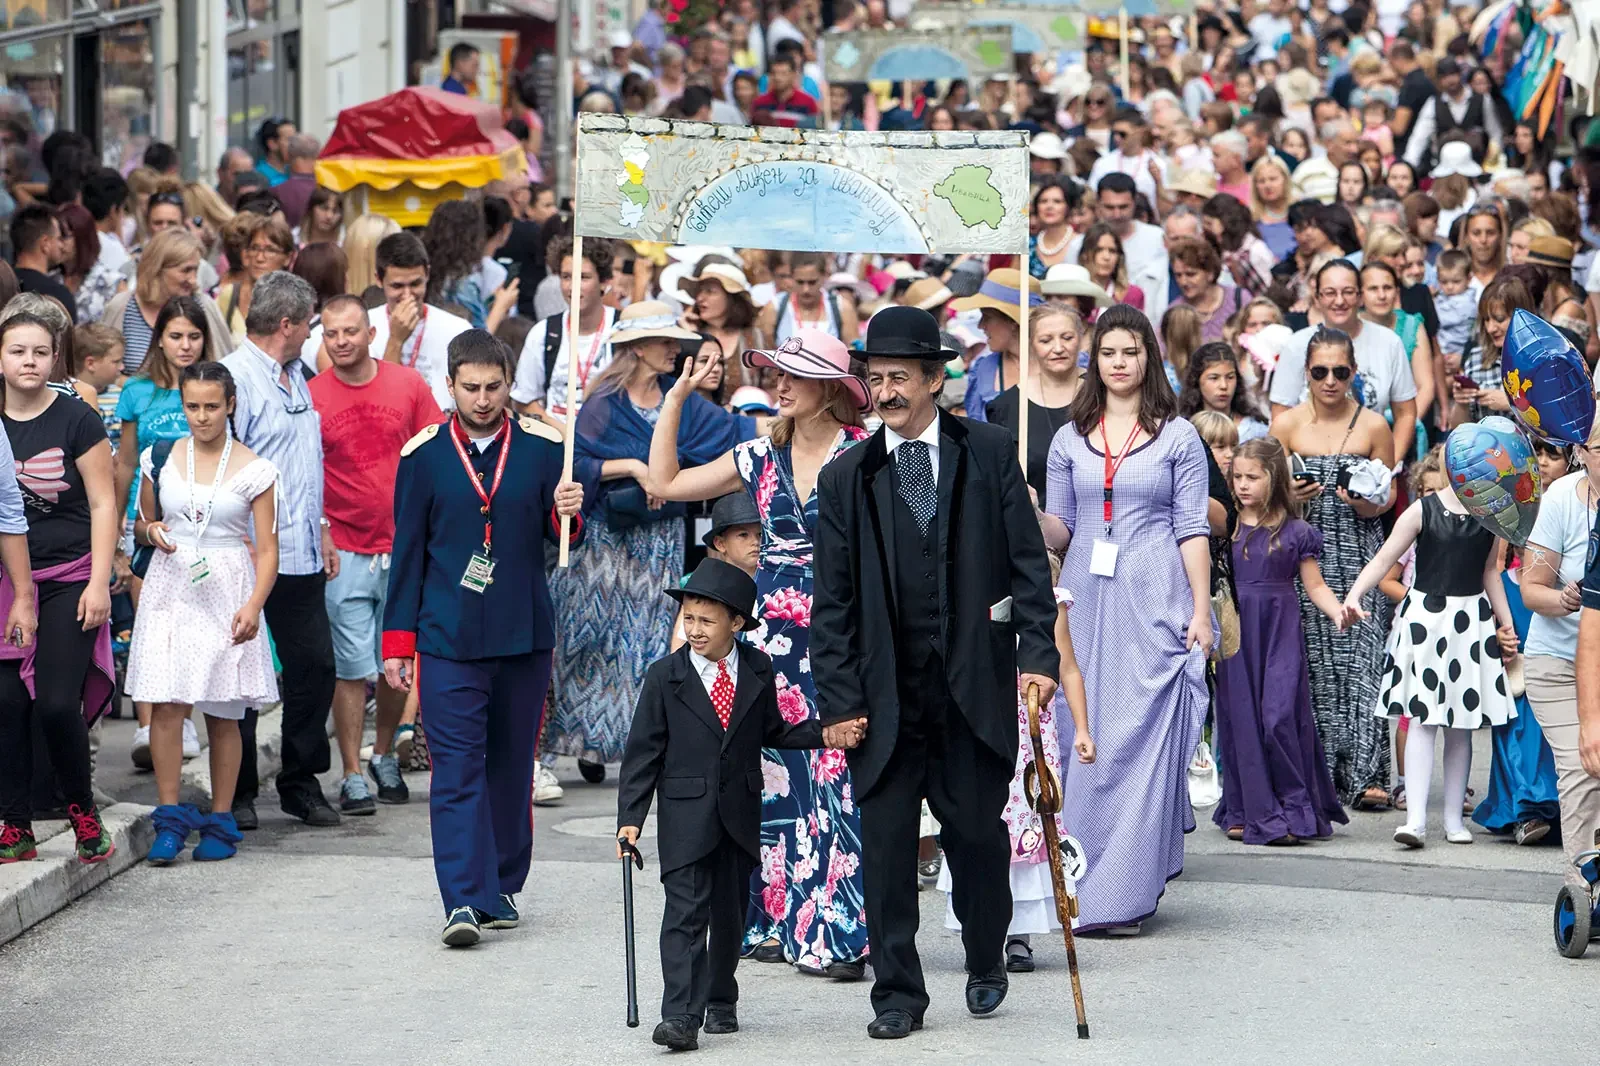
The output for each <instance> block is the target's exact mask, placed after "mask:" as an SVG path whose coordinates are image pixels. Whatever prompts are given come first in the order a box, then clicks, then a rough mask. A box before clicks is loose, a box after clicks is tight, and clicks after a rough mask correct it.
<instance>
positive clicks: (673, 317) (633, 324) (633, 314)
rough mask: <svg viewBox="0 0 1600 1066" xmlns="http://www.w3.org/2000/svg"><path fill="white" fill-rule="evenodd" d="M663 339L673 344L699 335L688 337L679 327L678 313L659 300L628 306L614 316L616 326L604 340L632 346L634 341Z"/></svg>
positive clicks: (689, 334) (696, 337)
mask: <svg viewBox="0 0 1600 1066" xmlns="http://www.w3.org/2000/svg"><path fill="white" fill-rule="evenodd" d="M651 337H662V338H665V339H666V340H674V341H697V340H699V339H700V334H698V333H691V332H690V331H688V330H686V329H684V328H683V327H682V326H680V325H678V312H676V311H674V310H673V309H672V305H671V304H668V303H665V302H664V301H661V300H644V301H642V302H640V303H636V304H629V305H628V306H627V307H624V308H623V309H622V313H621V314H619V315H618V316H617V324H616V325H614V326H612V327H611V333H610V335H609V336H607V337H606V342H607V343H608V344H632V343H633V342H634V341H642V340H647V339H648V338H651Z"/></svg>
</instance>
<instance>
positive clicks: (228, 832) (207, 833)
mask: <svg viewBox="0 0 1600 1066" xmlns="http://www.w3.org/2000/svg"><path fill="white" fill-rule="evenodd" d="M243 839H244V834H243V833H241V832H239V825H238V823H237V822H235V821H234V820H233V812H232V811H222V812H221V813H218V814H212V815H210V816H208V817H207V818H206V820H205V822H204V823H202V824H201V826H200V843H198V844H196V845H195V846H194V861H195V862H219V861H221V860H222V859H231V858H233V857H234V856H235V855H237V854H239V841H241V840H243Z"/></svg>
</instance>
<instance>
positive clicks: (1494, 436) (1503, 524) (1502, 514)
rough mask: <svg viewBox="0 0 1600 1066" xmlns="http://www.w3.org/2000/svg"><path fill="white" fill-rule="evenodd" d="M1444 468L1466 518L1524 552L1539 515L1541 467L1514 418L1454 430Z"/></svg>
mask: <svg viewBox="0 0 1600 1066" xmlns="http://www.w3.org/2000/svg"><path fill="white" fill-rule="evenodd" d="M1444 469H1445V474H1446V475H1447V476H1448V477H1449V478H1450V487H1451V488H1452V489H1454V490H1455V494H1456V497H1457V498H1458V499H1460V501H1461V503H1462V506H1464V507H1466V509H1467V513H1468V514H1470V515H1472V517H1474V518H1476V519H1477V520H1478V521H1479V522H1481V523H1482V524H1483V527H1484V528H1485V529H1487V530H1488V531H1489V532H1491V533H1493V534H1494V535H1495V536H1497V537H1504V538H1505V539H1506V540H1508V541H1510V542H1511V543H1512V544H1515V545H1516V546H1517V547H1519V548H1520V547H1522V546H1523V545H1524V544H1526V543H1527V542H1528V535H1529V534H1530V533H1532V532H1533V522H1534V519H1535V518H1537V517H1538V516H1539V498H1540V496H1541V494H1542V491H1543V490H1542V486H1541V485H1540V482H1539V464H1538V463H1537V462H1536V461H1535V459H1534V454H1533V446H1532V445H1531V444H1529V443H1528V438H1526V437H1524V436H1523V435H1522V433H1521V432H1520V431H1518V429H1517V427H1516V426H1514V425H1513V424H1512V423H1511V420H1510V419H1507V418H1500V417H1491V418H1486V419H1484V420H1483V421H1482V422H1468V423H1466V424H1465V425H1461V426H1457V427H1456V428H1455V429H1453V430H1451V431H1450V436H1449V437H1448V438H1446V440H1445V442H1444Z"/></svg>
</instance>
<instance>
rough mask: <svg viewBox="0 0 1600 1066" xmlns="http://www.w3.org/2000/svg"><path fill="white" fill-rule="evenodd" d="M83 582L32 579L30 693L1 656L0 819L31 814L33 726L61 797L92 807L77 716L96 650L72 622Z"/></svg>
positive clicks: (15, 667)
mask: <svg viewBox="0 0 1600 1066" xmlns="http://www.w3.org/2000/svg"><path fill="white" fill-rule="evenodd" d="M87 587H88V583H87V582H83V581H73V582H62V581H41V582H39V583H38V597H39V632H38V635H37V636H36V637H35V640H37V641H38V650H37V651H36V652H35V653H34V658H33V669H34V674H33V687H34V693H33V695H32V696H30V695H28V689H27V686H25V685H24V684H23V683H22V662H21V660H16V659H13V660H9V661H7V662H0V821H5V822H9V823H11V824H13V825H20V826H27V825H29V824H30V823H31V822H32V819H33V797H32V795H31V793H32V791H33V777H34V771H35V768H36V767H37V768H38V769H39V770H40V771H43V770H45V769H46V768H45V767H40V766H38V764H37V762H36V761H35V759H34V736H33V731H34V729H35V727H37V729H38V733H39V736H40V737H41V738H42V739H43V745H42V746H43V749H44V752H45V754H46V757H47V758H48V759H49V767H50V768H53V769H54V770H55V780H56V782H57V783H58V784H59V785H60V788H61V792H62V795H63V798H65V800H66V801H67V803H69V804H77V805H78V806H80V807H82V808H83V809H84V810H86V811H87V810H90V809H92V808H93V807H94V790H93V786H92V785H91V783H90V780H89V727H88V726H87V725H86V724H85V723H84V721H83V679H84V677H85V676H87V674H88V671H89V661H90V660H91V659H92V658H93V657H94V641H95V634H94V632H93V631H90V632H88V633H85V632H84V631H83V624H82V623H81V622H79V621H78V618H77V614H78V598H79V597H80V596H82V595H83V590H84V589H85V588H87Z"/></svg>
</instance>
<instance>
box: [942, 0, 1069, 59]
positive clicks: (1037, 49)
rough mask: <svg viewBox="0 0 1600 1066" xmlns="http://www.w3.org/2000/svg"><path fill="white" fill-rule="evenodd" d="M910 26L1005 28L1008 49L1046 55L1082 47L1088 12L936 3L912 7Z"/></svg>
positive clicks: (969, 1) (1018, 5) (1030, 7)
mask: <svg viewBox="0 0 1600 1066" xmlns="http://www.w3.org/2000/svg"><path fill="white" fill-rule="evenodd" d="M910 24H911V28H912V29H913V30H938V29H958V28H961V27H968V28H971V29H1006V30H1010V31H1011V50H1012V51H1013V52H1019V53H1022V52H1025V53H1028V54H1031V55H1049V54H1051V53H1054V52H1060V51H1072V50H1074V49H1079V48H1082V47H1084V45H1085V43H1087V41H1088V40H1089V16H1088V15H1087V14H1085V13H1084V12H1082V11H1073V10H1064V9H1062V8H1061V7H1041V6H1038V5H1032V4H1007V3H999V4H989V3H973V2H971V0H967V2H964V3H935V4H927V3H922V4H918V5H917V6H916V7H914V8H912V9H911V18H910Z"/></svg>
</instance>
